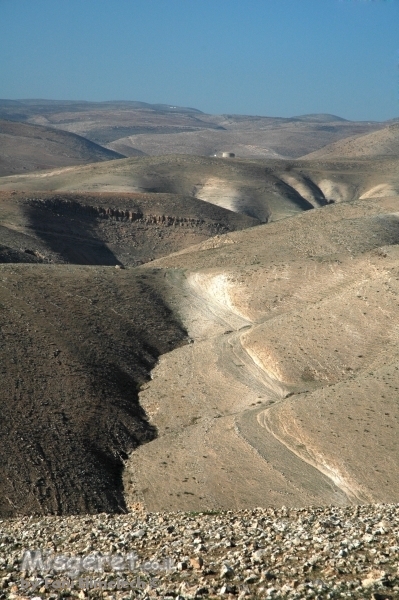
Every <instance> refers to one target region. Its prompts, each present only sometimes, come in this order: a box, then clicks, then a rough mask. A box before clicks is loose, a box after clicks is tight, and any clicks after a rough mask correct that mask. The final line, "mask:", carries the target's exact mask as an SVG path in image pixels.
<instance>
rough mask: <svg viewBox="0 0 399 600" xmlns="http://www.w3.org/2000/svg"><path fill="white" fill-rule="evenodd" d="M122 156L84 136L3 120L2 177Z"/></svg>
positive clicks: (0, 144)
mask: <svg viewBox="0 0 399 600" xmlns="http://www.w3.org/2000/svg"><path fill="white" fill-rule="evenodd" d="M115 158H123V155H122V154H120V153H118V152H114V151H112V150H109V149H107V148H103V147H102V146H99V145H98V144H96V143H94V142H91V141H90V140H87V139H86V138H83V137H81V136H78V135H76V134H73V133H68V132H65V131H57V130H55V129H52V128H49V127H43V126H41V125H30V124H27V123H16V122H13V121H5V120H0V176H4V175H11V174H14V173H27V172H31V171H37V170H40V169H51V168H54V167H65V166H67V165H81V164H87V163H93V162H97V161H104V160H106V161H108V160H113V159H115Z"/></svg>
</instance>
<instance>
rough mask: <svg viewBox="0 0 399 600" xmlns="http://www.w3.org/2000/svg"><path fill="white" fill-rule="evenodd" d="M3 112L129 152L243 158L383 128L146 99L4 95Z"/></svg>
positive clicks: (314, 146)
mask: <svg viewBox="0 0 399 600" xmlns="http://www.w3.org/2000/svg"><path fill="white" fill-rule="evenodd" d="M0 117H2V118H7V119H12V120H15V121H25V122H29V123H34V124H40V125H45V126H49V127H55V128H58V129H63V130H66V131H70V132H73V133H77V134H79V135H82V136H85V137H87V138H88V139H90V140H92V141H94V142H97V143H99V144H110V146H109V147H112V148H114V149H115V150H117V151H118V152H121V153H122V154H125V155H126V156H136V155H137V154H138V153H139V152H144V153H147V154H150V155H160V154H183V153H185V154H201V155H208V156H209V155H213V154H215V153H218V152H222V151H224V150H230V151H232V152H235V153H236V154H237V156H239V157H242V158H245V157H255V158H257V157H265V158H271V157H273V156H274V157H276V156H285V157H291V158H296V157H299V156H302V155H304V154H307V153H309V152H312V151H314V150H318V149H319V148H321V147H323V146H325V145H327V144H330V143H331V142H335V141H337V140H339V139H342V138H345V137H348V136H351V135H359V134H363V133H368V132H370V131H375V130H378V129H381V128H382V127H384V124H383V123H375V122H353V121H346V120H345V119H341V118H340V117H337V116H335V115H324V114H322V115H303V116H297V117H293V118H279V117H262V116H248V115H207V114H204V113H202V112H201V111H198V110H195V109H192V108H184V107H178V106H170V105H166V104H158V105H154V104H153V105H151V104H147V103H144V102H97V103H96V102H72V101H70V102H67V101H65V102H63V101H46V100H19V101H17V100H15V101H6V100H0Z"/></svg>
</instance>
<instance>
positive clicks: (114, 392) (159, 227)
mask: <svg viewBox="0 0 399 600" xmlns="http://www.w3.org/2000/svg"><path fill="white" fill-rule="evenodd" d="M0 116H2V117H4V118H7V119H13V121H12V122H11V121H2V123H3V124H5V125H4V127H5V128H7V127H8V128H9V129H8V133H7V132H6V133H4V134H1V135H4V136H5V138H7V140H13V139H14V138H15V139H14V142H15V144H14V146H12V143H11V141H8V142H7V143H9V144H11V145H10V146H9V148H11V150H12V151H13V152H14V154H13V156H14V157H15V158H14V159H13V160H15V164H21V165H23V164H25V165H26V167H27V169H28V168H32V169H35V170H36V169H37V166H38V165H39V166H40V165H42V166H43V165H45V163H44V162H43V163H40V162H39V161H41V160H43V161H44V158H43V157H45V156H47V155H46V152H47V153H48V155H49V160H50V158H51V156H52V155H54V157H53V159H54V160H55V161H60V162H59V163H57V164H53V163H49V166H50V167H54V168H51V169H50V168H46V169H45V168H44V167H43V168H42V167H41V170H40V171H39V172H34V173H24V174H12V175H8V176H2V177H0V236H1V237H0V338H1V343H0V355H1V356H0V369H1V372H2V394H1V396H0V405H1V414H2V417H3V418H2V420H1V422H0V431H1V435H2V438H3V439H5V440H7V441H8V443H4V444H2V445H1V447H0V517H11V516H18V515H35V514H78V513H81V514H86V513H99V512H125V511H127V510H133V509H135V507H138V506H140V507H144V509H146V510H149V511H163V510H167V511H169V510H186V511H203V510H206V511H218V510H221V509H251V508H253V507H269V506H275V507H281V506H286V507H304V506H309V505H313V506H320V505H331V504H335V505H342V506H345V505H350V504H361V503H386V502H397V501H398V498H399V485H398V481H399V472H398V465H399V445H398V441H397V440H398V436H397V435H396V431H397V427H398V421H399V411H398V403H397V394H398V389H399V370H398V368H399V367H398V366H397V364H398V359H399V337H398V328H397V322H398V318H399V300H398V298H399V170H398V160H397V153H396V144H397V140H396V137H397V125H393V124H390V125H389V126H388V127H387V126H386V124H385V127H384V124H381V123H351V122H349V121H345V120H342V119H340V118H339V117H335V116H334V115H303V116H299V117H295V118H292V119H272V118H265V117H246V116H239V115H238V116H237V115H221V116H212V115H206V114H204V113H201V112H199V111H196V110H195V109H189V108H187V109H184V108H179V107H172V106H168V105H145V104H143V103H117V102H114V103H99V104H95V103H83V102H82V103H73V102H71V103H67V102H65V103H62V102H46V101H40V102H39V101H21V102H19V101H9V102H4V101H0ZM134 127H136V128H138V129H136V130H134ZM129 128H130V129H129ZM140 128H141V129H140ZM63 129H69V130H70V131H69V133H66V132H65V131H63ZM38 132H40V133H38ZM76 133H78V134H83V135H87V137H88V138H89V137H90V136H92V138H96V139H97V141H99V142H101V143H104V144H105V143H107V144H108V145H115V147H116V146H117V145H118V143H120V144H124V147H125V149H128V148H132V149H133V150H132V152H136V154H137V152H142V153H144V152H145V153H147V154H148V155H136V156H134V157H129V158H123V159H122V158H120V159H119V160H104V159H105V158H107V155H106V153H107V152H110V151H109V150H104V148H102V147H100V146H98V145H96V143H94V142H91V141H90V142H89V141H87V140H85V139H84V138H81V137H79V136H78V135H75V134H76ZM360 134H367V135H360ZM348 135H349V136H352V137H351V139H349V140H346V141H345V142H343V141H341V142H337V144H335V145H333V146H328V147H326V148H325V149H324V151H323V152H324V153H323V152H322V151H320V152H317V153H313V154H311V155H309V154H308V153H309V152H310V151H311V150H319V149H320V148H321V147H322V146H323V145H324V146H325V145H326V144H329V143H331V142H332V141H337V140H338V139H339V138H340V137H341V138H342V137H344V136H348ZM354 135H356V136H357V137H356V138H353V136H354ZM7 136H8V137H7ZM37 136H38V137H37ZM40 136H42V137H40ZM51 136H54V137H51ZM219 136H220V137H219ZM257 136H258V137H257ZM21 140H25V141H22V142H21ZM26 140H28V141H26ZM29 140H31V141H29ZM201 140H202V141H201ZM250 142H251V143H250ZM75 143H76V146H74V144H75ZM23 144H26V146H25V150H24V152H26V157H25V158H24V156H22V155H23V152H22V150H21V149H23V148H24V146H23ZM57 144H58V145H57ZM68 144H69V146H68ZM234 144H236V146H234ZM340 144H341V146H342V147H343V148H345V152H347V155H344V154H343V152H344V151H343V150H342V152H341V150H339V148H341V146H340ZM227 145H228V148H227V149H228V150H233V151H234V148H236V149H238V150H237V154H238V155H240V153H242V155H245V152H247V154H246V155H245V156H247V158H240V157H238V158H234V159H224V158H220V157H218V156H217V157H214V156H205V155H203V154H206V153H208V151H209V153H210V154H211V153H213V151H214V150H216V153H217V152H219V151H220V150H221V149H223V150H224V149H226V146H227ZM250 146H251V148H250ZM3 147H4V148H5V147H6V146H3ZM120 147H121V148H122V146H120ZM68 148H69V149H70V150H68ZM177 148H180V150H179V152H180V153H178V154H176V153H175V154H173V153H171V152H176V150H177ZM212 148H213V150H212ZM245 148H247V150H245ZM331 148H332V149H331ZM337 148H338V150H337ZM11 150H10V156H11ZM72 150H73V152H75V154H73V152H72ZM7 152H8V150H7ZM18 152H19V153H20V154H18ZM90 152H92V153H94V154H90ZM104 152H105V154H104ZM162 152H163V153H164V154H163V155H158V154H159V153H162ZM182 152H183V153H182ZM63 153H64V154H63ZM68 153H70V156H65V155H66V154H68ZM195 153H199V154H201V156H198V155H195ZM251 153H252V154H251ZM262 153H264V154H262ZM301 153H302V154H306V156H304V157H303V158H289V159H287V158H281V156H293V157H299V156H300V155H301ZM151 154H153V155H151ZM91 156H92V158H90V157H91ZM250 156H251V157H250ZM254 156H255V157H256V158H253V157H254ZM18 157H20V158H18ZM112 158H118V155H114V154H112ZM28 159H29V160H30V161H31V162H29V161H28ZM64 159H65V160H66V159H71V160H72V159H73V160H76V161H82V163H87V162H88V161H90V162H88V164H68V165H66V164H63V163H62V160H64ZM46 160H47V159H46ZM18 161H20V162H19V163H18ZM23 161H26V162H25V163H24V162H23ZM35 161H36V162H35ZM10 164H11V163H10ZM29 165H30V166H29ZM35 165H36V166H35Z"/></svg>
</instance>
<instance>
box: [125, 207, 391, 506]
mask: <svg viewBox="0 0 399 600" xmlns="http://www.w3.org/2000/svg"><path fill="white" fill-rule="evenodd" d="M398 207H399V197H398V196H396V197H393V196H392V197H387V198H381V199H374V200H373V199H369V200H359V201H354V202H352V203H342V204H335V205H330V206H326V207H324V208H320V209H318V210H312V211H307V212H304V213H302V214H300V215H296V216H294V217H292V218H290V219H286V220H281V221H279V222H276V223H270V224H267V225H262V226H260V227H256V228H253V229H250V230H246V231H243V232H236V233H232V234H227V235H225V236H221V237H220V238H218V239H217V240H216V239H213V240H209V241H208V242H204V243H203V244H201V245H200V246H197V247H193V248H190V249H188V250H185V251H182V252H180V253H177V254H175V255H174V256H170V257H166V258H163V259H160V260H158V261H155V262H153V263H152V265H151V272H152V273H154V274H155V273H157V272H158V277H160V278H161V280H162V281H163V282H164V286H165V288H164V291H163V297H164V298H166V299H167V302H168V304H169V306H170V307H171V308H172V310H173V312H174V314H177V315H179V316H180V319H181V321H182V323H183V325H184V327H185V328H186V330H187V331H188V333H189V335H190V337H191V338H192V339H193V341H194V343H193V344H191V345H189V346H184V347H181V348H178V349H176V350H174V351H172V352H171V353H169V354H167V355H165V356H162V357H161V360H160V362H159V364H158V365H157V367H156V368H155V369H154V370H153V372H152V380H151V382H149V384H147V385H146V386H145V389H144V390H143V391H142V392H141V394H140V403H141V406H142V407H143V408H144V410H145V412H146V414H148V415H149V417H150V422H151V424H152V425H153V426H154V427H155V428H156V429H157V431H158V437H157V439H155V440H153V441H151V442H150V443H149V444H146V445H144V446H141V447H140V448H138V449H137V451H135V452H133V453H132V454H131V456H130V459H129V462H128V466H127V469H126V471H125V475H124V481H125V493H126V498H127V502H128V504H132V505H133V504H134V503H136V502H142V503H144V505H145V506H146V507H147V508H148V509H149V510H152V511H153V510H155V511H158V510H175V509H176V510H177V509H179V510H180V509H184V510H203V509H207V510H210V509H218V508H225V509H227V508H228V509H237V508H240V507H242V508H244V507H248V506H269V505H274V506H282V505H285V506H295V507H297V506H306V505H323V504H351V503H355V504H357V503H367V502H394V501H396V500H397V498H398V494H399V487H398V481H399V472H398V464H399V460H398V458H399V447H398V444H397V436H396V435H395V431H396V429H397V427H398V421H399V412H398V406H397V390H398V388H399V374H398V373H399V371H398V367H397V362H398V352H399V345H398V332H397V326H396V323H397V320H398V317H399V302H398V294H399V252H398V247H399V245H398V243H399V220H398ZM148 268H149V267H147V266H143V267H140V270H141V271H143V272H146V271H147V270H148Z"/></svg>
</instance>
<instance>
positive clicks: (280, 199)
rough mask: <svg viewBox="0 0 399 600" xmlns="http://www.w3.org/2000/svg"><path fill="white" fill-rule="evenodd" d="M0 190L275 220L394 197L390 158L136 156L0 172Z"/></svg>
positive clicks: (396, 184)
mask: <svg viewBox="0 0 399 600" xmlns="http://www.w3.org/2000/svg"><path fill="white" fill-rule="evenodd" d="M0 190H4V191H26V190H32V191H35V192H38V191H55V192H85V193H88V192H90V193H91V192H114V193H132V192H133V193H141V194H142V193H147V194H148V193H151V194H179V195H183V196H186V197H191V198H197V199H200V200H203V201H206V202H209V203H211V204H215V205H218V206H220V207H222V208H226V209H228V210H230V211H234V212H237V213H241V214H245V215H247V216H250V217H253V218H255V219H258V220H259V221H262V222H270V221H276V220H279V219H282V218H287V217H289V216H293V215H296V214H298V213H301V212H303V211H306V210H310V209H312V208H318V207H321V206H325V205H327V204H330V203H338V202H346V201H352V200H356V199H358V198H359V197H361V198H369V197H373V196H386V195H395V194H399V171H398V168H397V161H396V160H395V159H394V158H392V157H388V158H384V157H382V158H379V159H377V160H375V159H367V158H360V159H342V160H340V159H319V160H312V161H311V160H296V161H294V160H290V161H287V160H265V159H263V160H248V159H247V160H244V159H223V158H210V157H205V156H201V157H199V156H186V155H178V156H170V155H167V156H160V157H150V156H148V157H137V158H129V159H124V160H118V161H111V162H105V163H96V164H91V165H85V166H81V167H67V168H64V169H56V170H53V171H47V172H45V171H43V172H40V173H36V174H28V175H18V176H10V177H2V178H1V179H0Z"/></svg>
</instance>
